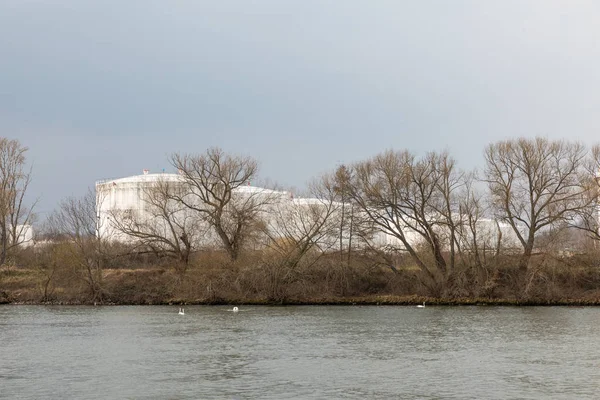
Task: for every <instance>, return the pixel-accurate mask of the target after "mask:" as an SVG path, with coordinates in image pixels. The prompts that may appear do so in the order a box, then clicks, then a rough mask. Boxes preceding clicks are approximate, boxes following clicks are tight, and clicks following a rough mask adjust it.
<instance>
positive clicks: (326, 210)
mask: <svg viewBox="0 0 600 400" xmlns="http://www.w3.org/2000/svg"><path fill="white" fill-rule="evenodd" d="M323 182H328V180H327V179H325V178H324V180H323V181H322V182H318V183H313V184H312V185H311V189H310V190H311V195H312V196H313V197H311V198H291V197H290V198H281V199H279V201H277V202H276V203H274V204H272V205H271V206H270V207H268V210H266V214H268V215H266V216H265V217H264V230H263V234H264V238H265V239H266V242H265V247H266V255H267V257H266V259H265V264H266V265H267V267H268V269H269V279H270V287H271V297H273V298H279V296H280V294H279V293H278V290H279V289H280V287H281V283H283V282H288V281H289V280H290V279H293V278H294V276H295V274H296V273H297V270H298V268H299V266H300V265H305V266H307V265H313V264H314V263H316V262H317V260H318V259H319V258H320V257H321V256H322V255H323V254H324V253H326V252H327V251H329V250H331V249H333V248H335V245H336V243H337V240H338V230H339V218H340V210H341V203H339V202H336V201H335V200H334V194H333V187H332V185H328V184H323Z"/></svg>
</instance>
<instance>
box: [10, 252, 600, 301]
mask: <svg viewBox="0 0 600 400" xmlns="http://www.w3.org/2000/svg"><path fill="white" fill-rule="evenodd" d="M66 260H67V262H64V263H60V264H59V263H42V262H39V261H38V260H30V261H37V262H31V263H30V264H29V265H33V266H32V267H27V266H25V265H28V264H25V265H23V264H22V265H20V266H4V267H1V268H0V304H52V305H79V304H81V305H90V304H97V305H98V304H102V305H169V304H174V305H177V304H180V305H194V304H197V305H200V304H206V305H219V304H238V305H242V304H243V305H403V306H414V305H418V304H422V303H423V302H426V304H427V305H440V306H463V305H489V306H596V305H600V270H599V268H598V267H597V266H595V265H593V264H591V265H588V264H585V263H583V262H581V263H580V262H576V261H577V260H575V259H572V260H569V261H570V262H571V264H569V265H567V264H566V263H565V262H564V261H562V260H561V262H555V263H548V262H546V263H544V264H543V265H536V266H535V267H534V268H530V269H528V270H526V271H523V270H521V269H519V268H517V267H512V266H511V264H509V263H505V264H496V265H492V266H490V267H489V268H488V269H486V270H484V269H474V268H468V267H463V269H457V270H456V271H455V274H454V275H453V276H452V279H449V280H448V281H447V282H445V283H444V284H443V285H441V286H440V287H438V288H432V287H430V286H427V284H426V283H424V281H423V279H422V276H420V275H419V271H418V270H417V269H415V268H412V267H411V266H410V265H407V266H405V267H402V268H396V269H391V268H389V267H385V266H376V267H373V266H371V265H368V264H366V263H364V264H357V265H356V266H351V267H348V266H345V267H343V268H342V267H340V266H339V264H336V263H335V260H332V259H329V260H328V259H324V260H320V262H319V263H313V264H308V265H306V266H302V267H299V268H297V269H294V270H291V269H286V268H282V267H280V266H277V265H269V264H260V263H258V262H248V263H247V264H246V263H245V264H242V265H240V264H231V263H228V262H226V261H220V260H219V259H212V260H206V261H205V262H203V263H197V264H193V265H191V266H189V267H188V268H187V269H185V270H180V269H176V268H174V267H172V266H170V265H169V264H162V265H157V264H141V263H140V262H139V261H138V262H137V263H130V264H131V266H128V267H127V266H115V267H111V268H102V269H97V270H92V269H88V268H83V267H82V266H81V264H75V263H72V261H71V259H66ZM250 261H252V260H250ZM509 261H510V260H509ZM121 265H125V263H124V262H122V263H121Z"/></svg>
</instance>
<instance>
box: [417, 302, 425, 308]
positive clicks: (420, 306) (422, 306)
mask: <svg viewBox="0 0 600 400" xmlns="http://www.w3.org/2000/svg"><path fill="white" fill-rule="evenodd" d="M417 307H419V308H425V302H423V304H419V305H418V306H417Z"/></svg>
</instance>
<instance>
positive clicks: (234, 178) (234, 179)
mask: <svg viewBox="0 0 600 400" xmlns="http://www.w3.org/2000/svg"><path fill="white" fill-rule="evenodd" d="M171 163H172V165H173V166H174V167H175V168H177V169H178V170H179V173H180V174H181V176H182V178H183V180H184V181H185V184H186V186H187V188H188V189H189V190H188V191H187V194H186V195H179V196H175V198H176V200H177V201H179V202H180V203H181V204H182V205H184V206H185V207H187V208H189V209H190V210H193V211H195V212H196V213H197V214H198V217H199V218H200V219H202V220H204V221H206V222H207V223H208V224H209V226H210V227H211V228H212V229H214V232H215V233H216V235H217V237H218V238H219V240H220V242H221V244H222V246H223V248H224V249H225V251H226V252H227V254H228V255H229V257H230V258H231V259H232V260H236V259H237V258H238V256H239V255H240V251H241V250H242V248H243V247H244V245H245V244H246V243H247V242H248V240H249V238H250V237H251V236H252V234H253V232H255V231H256V229H257V227H258V226H259V225H260V220H259V216H260V213H261V210H262V209H263V207H264V206H265V204H267V203H269V202H271V201H272V195H271V191H268V190H260V189H256V188H252V187H248V188H246V186H248V185H249V184H250V182H251V181H252V180H253V179H255V178H256V176H257V173H258V164H257V162H256V161H255V160H254V159H253V158H250V157H242V156H234V155H229V154H226V153H225V152H224V151H223V150H221V149H218V148H211V149H209V150H207V151H206V153H204V154H200V155H184V154H174V155H173V156H172V157H171ZM255 189H256V190H255Z"/></svg>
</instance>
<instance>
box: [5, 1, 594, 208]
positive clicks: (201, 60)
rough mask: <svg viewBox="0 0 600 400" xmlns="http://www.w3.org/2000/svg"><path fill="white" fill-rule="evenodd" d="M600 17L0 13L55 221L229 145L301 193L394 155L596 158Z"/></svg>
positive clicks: (13, 82)
mask: <svg viewBox="0 0 600 400" xmlns="http://www.w3.org/2000/svg"><path fill="white" fill-rule="evenodd" d="M598 21H600V2H598V1H573V0H565V1H551V0H539V1H525V0H518V1H516V0H515V1H507V0H497V1H483V0H472V1H467V0H465V1H458V0H454V1H450V0H447V1H442V0H440V1H433V0H429V1H427V0H418V1H417V0H414V1H400V0H396V1H366V0H365V1H350V0H338V1H310V0H299V1H286V0H272V1H267V0H264V1H251V0H243V1H242V0H240V1H225V0H214V1H175V0H169V1H167V0H162V1H148V0H139V1H124V0H115V1H110V0H109V1H106V0H103V1H79V0H72V1H46V0H3V1H1V2H0V135H1V136H5V137H9V138H17V139H19V140H20V141H21V143H22V144H23V145H26V146H28V147H29V148H30V150H29V152H28V156H29V161H30V162H31V163H32V164H33V179H34V181H33V183H32V185H31V187H30V197H41V202H40V205H39V207H38V211H40V212H41V213H42V215H43V214H44V213H46V212H48V211H51V210H52V209H53V208H54V207H55V206H56V204H57V202H58V201H59V200H60V199H61V198H63V197H65V196H69V195H81V194H83V193H84V192H85V191H86V189H87V187H90V186H93V185H94V182H95V181H96V180H99V179H103V178H112V177H123V176H129V175H134V174H138V173H141V171H142V169H144V168H148V169H150V170H151V171H154V172H159V171H161V170H162V169H163V168H165V169H166V170H167V171H171V168H170V166H169V164H168V156H169V154H171V153H173V152H191V153H198V152H202V151H204V150H205V149H206V148H207V147H211V146H219V147H222V148H223V149H225V150H226V151H228V152H232V153H242V154H246V155H251V156H254V157H256V158H257V159H258V160H259V161H260V163H261V176H262V177H263V178H265V179H270V180H271V181H274V182H277V183H279V184H280V185H283V186H296V187H300V188H301V187H303V186H304V185H305V184H306V182H307V181H309V180H310V179H311V178H313V177H315V176H317V175H319V174H320V173H322V172H325V171H328V170H330V169H332V168H334V167H335V166H336V165H337V164H338V163H341V162H346V163H348V162H352V161H357V160H360V159H364V158H367V157H370V156H372V155H374V154H376V153H378V152H380V151H382V150H386V149H389V148H394V149H404V148H407V149H409V150H412V151H415V152H418V153H422V152H425V151H428V150H449V151H450V152H451V154H453V155H454V157H455V158H456V159H457V160H458V162H459V166H461V167H463V168H466V169H469V168H472V167H475V166H479V165H481V164H482V160H483V157H482V151H483V148H484V146H485V145H486V144H488V143H490V142H493V141H496V140H500V139H505V138H512V137H518V136H527V137H532V136H536V135H542V136H546V137H549V138H565V139H575V140H580V141H583V142H584V143H587V144H591V143H596V142H600V140H599V139H600V136H599V135H598V127H599V125H600V47H599V39H600V24H599V23H598Z"/></svg>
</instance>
